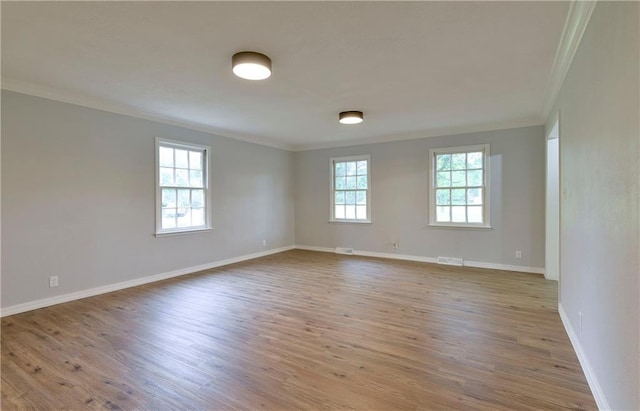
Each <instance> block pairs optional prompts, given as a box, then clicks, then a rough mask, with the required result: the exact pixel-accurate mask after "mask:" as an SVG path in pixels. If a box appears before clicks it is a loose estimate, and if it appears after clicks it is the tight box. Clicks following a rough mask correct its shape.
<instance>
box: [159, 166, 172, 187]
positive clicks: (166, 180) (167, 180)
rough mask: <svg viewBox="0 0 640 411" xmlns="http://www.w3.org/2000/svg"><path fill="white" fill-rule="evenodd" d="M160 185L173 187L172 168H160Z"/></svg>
mask: <svg viewBox="0 0 640 411" xmlns="http://www.w3.org/2000/svg"><path fill="white" fill-rule="evenodd" d="M160 185H161V186H172V185H175V181H174V180H173V168H166V167H160Z"/></svg>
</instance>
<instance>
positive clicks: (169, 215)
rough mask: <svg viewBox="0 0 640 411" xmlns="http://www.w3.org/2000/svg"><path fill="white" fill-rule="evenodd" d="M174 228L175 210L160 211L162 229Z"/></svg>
mask: <svg viewBox="0 0 640 411" xmlns="http://www.w3.org/2000/svg"><path fill="white" fill-rule="evenodd" d="M175 227H176V209H175V208H165V209H163V210H162V228H163V229H164V228H175Z"/></svg>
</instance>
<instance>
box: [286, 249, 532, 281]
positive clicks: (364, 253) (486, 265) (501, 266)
mask: <svg viewBox="0 0 640 411" xmlns="http://www.w3.org/2000/svg"><path fill="white" fill-rule="evenodd" d="M295 248H297V249H299V250H309V251H321V252H323V253H333V252H335V248H329V247H315V246H310V245H299V244H296V246H295ZM353 255H360V256H363V257H378V258H390V259H393V260H405V261H418V262H422V263H434V264H437V262H438V259H437V258H436V257H423V256H419V255H409V254H395V253H378V252H374V251H360V250H353ZM464 266H465V267H475V268H490V269H492V270H503V271H516V272H520V273H533V274H544V268H539V267H526V266H521V265H506V264H496V263H484V262H478V261H464Z"/></svg>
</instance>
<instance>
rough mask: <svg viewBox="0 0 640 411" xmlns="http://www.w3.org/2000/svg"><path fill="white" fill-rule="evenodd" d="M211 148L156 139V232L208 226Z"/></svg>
mask: <svg viewBox="0 0 640 411" xmlns="http://www.w3.org/2000/svg"><path fill="white" fill-rule="evenodd" d="M208 159H209V148H208V147H204V146H199V145H195V144H187V143H181V142H177V141H171V140H163V139H156V164H157V166H156V182H157V184H156V235H162V234H169V233H178V232H189V231H199V230H204V229H208V228H209V222H210V221H209V220H210V219H209V208H210V206H209V199H208V196H207V192H208V182H207V170H208V166H209V164H208V163H209V161H208Z"/></svg>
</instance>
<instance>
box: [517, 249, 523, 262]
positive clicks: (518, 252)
mask: <svg viewBox="0 0 640 411" xmlns="http://www.w3.org/2000/svg"><path fill="white" fill-rule="evenodd" d="M516 258H517V259H518V260H519V259H521V258H522V251H520V250H516Z"/></svg>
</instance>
